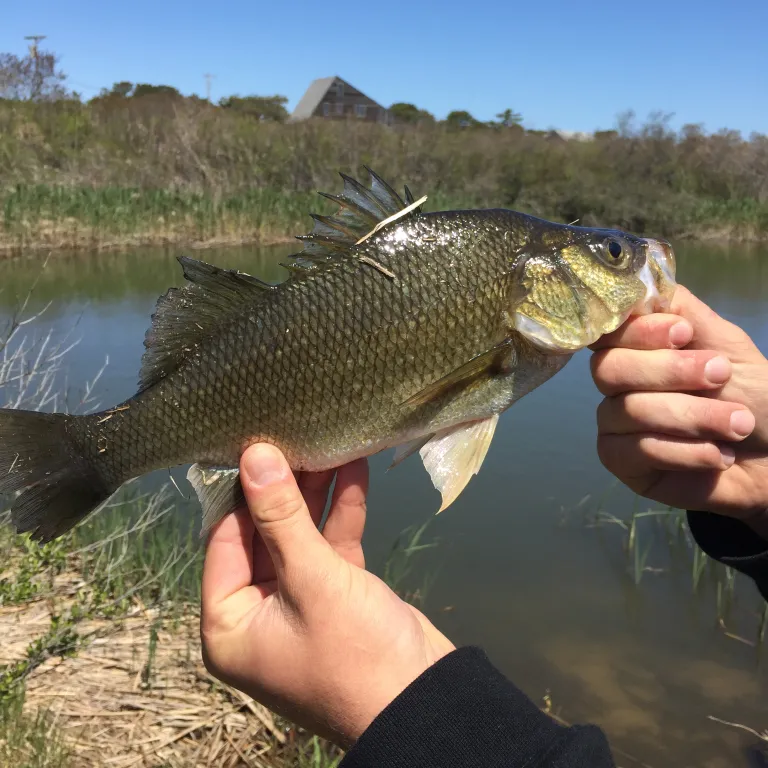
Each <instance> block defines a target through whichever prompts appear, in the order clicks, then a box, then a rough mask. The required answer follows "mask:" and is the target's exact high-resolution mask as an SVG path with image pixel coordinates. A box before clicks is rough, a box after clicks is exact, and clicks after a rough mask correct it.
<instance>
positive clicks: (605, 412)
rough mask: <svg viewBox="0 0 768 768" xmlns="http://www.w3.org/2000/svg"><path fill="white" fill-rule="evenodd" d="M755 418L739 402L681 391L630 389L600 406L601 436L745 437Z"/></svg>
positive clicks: (599, 429) (736, 438) (604, 401)
mask: <svg viewBox="0 0 768 768" xmlns="http://www.w3.org/2000/svg"><path fill="white" fill-rule="evenodd" d="M754 428H755V417H754V416H753V415H752V413H751V412H750V411H749V410H747V409H746V408H744V406H743V405H740V404H738V403H726V402H722V401H720V400H714V399H712V398H708V397H696V396H695V395H685V394H682V393H680V392H629V393H627V394H624V395H619V396H617V397H607V398H605V400H603V402H602V403H600V405H599V406H598V408H597V430H598V432H599V433H600V434H601V435H607V434H613V435H626V434H632V433H638V432H643V433H648V432H650V433H659V434H663V435H669V436H673V437H688V438H700V439H705V440H734V441H738V440H743V439H744V438H745V437H747V436H748V435H750V434H751V433H752V430H754Z"/></svg>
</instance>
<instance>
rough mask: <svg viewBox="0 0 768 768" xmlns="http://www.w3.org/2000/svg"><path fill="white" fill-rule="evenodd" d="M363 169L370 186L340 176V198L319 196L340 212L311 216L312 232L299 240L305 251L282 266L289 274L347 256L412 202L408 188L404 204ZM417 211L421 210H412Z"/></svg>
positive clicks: (343, 175) (324, 194)
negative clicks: (360, 241) (369, 180)
mask: <svg viewBox="0 0 768 768" xmlns="http://www.w3.org/2000/svg"><path fill="white" fill-rule="evenodd" d="M365 170H366V171H368V173H369V175H370V177H371V185H370V187H364V186H363V185H362V184H361V183H360V182H359V181H357V180H356V179H353V178H352V177H350V176H347V175H346V174H343V173H342V174H339V175H340V176H341V178H342V179H343V180H344V189H343V190H342V193H341V194H340V195H331V194H328V193H325V192H321V193H320V194H321V195H322V196H323V197H325V198H327V199H328V200H332V201H333V202H334V203H337V204H338V206H339V209H338V210H337V211H336V213H334V214H333V215H332V216H319V215H317V214H310V215H311V216H312V218H313V219H314V221H315V226H314V228H313V230H312V232H310V233H309V234H308V235H300V236H299V237H298V239H299V240H303V241H304V243H305V245H304V250H303V251H302V252H301V253H299V254H296V255H295V256H293V257H292V258H293V260H294V261H293V262H292V263H290V264H287V265H286V264H284V265H283V266H286V267H287V268H288V269H289V270H291V271H292V272H299V271H304V272H305V271H306V270H312V269H316V268H317V267H318V266H319V265H320V264H322V263H323V262H326V261H329V260H330V259H332V258H333V257H334V256H341V255H344V254H346V253H348V252H349V251H350V250H351V248H352V247H353V246H354V245H355V243H357V241H358V240H360V239H361V238H362V237H364V236H365V235H367V234H368V233H370V232H371V230H372V229H373V228H374V227H375V226H376V225H377V224H379V223H380V222H382V221H385V220H386V219H388V218H389V217H390V216H394V215H395V214H396V213H398V212H399V211H402V210H403V209H404V208H407V207H408V205H410V204H411V203H413V202H414V201H413V196H412V195H411V193H410V190H409V189H408V187H406V188H405V194H406V200H407V202H403V200H402V198H401V197H400V195H398V194H397V192H395V191H394V190H393V189H392V187H390V186H389V184H387V182H386V181H384V180H383V179H382V178H381V177H380V176H378V175H377V174H376V173H374V172H373V171H372V170H371V169H370V168H368V167H367V166H366V167H365ZM419 212H420V209H415V210H414V211H413V213H419Z"/></svg>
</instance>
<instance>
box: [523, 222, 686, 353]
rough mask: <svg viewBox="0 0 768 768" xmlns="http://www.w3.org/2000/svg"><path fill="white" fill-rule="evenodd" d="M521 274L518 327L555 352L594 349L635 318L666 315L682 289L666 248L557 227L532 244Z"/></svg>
mask: <svg viewBox="0 0 768 768" xmlns="http://www.w3.org/2000/svg"><path fill="white" fill-rule="evenodd" d="M517 270H518V273H517V276H516V277H517V280H516V285H517V291H519V293H518V295H517V296H516V297H514V299H513V318H512V325H513V327H514V328H515V330H517V331H518V332H519V333H521V334H522V335H523V336H525V337H526V338H527V339H528V340H529V341H530V342H532V343H533V344H534V345H535V346H536V347H538V348H540V349H543V350H546V351H548V352H551V353H558V352H559V353H572V352H574V351H575V350H578V349H581V348H583V347H586V346H588V345H590V344H593V343H594V342H595V341H597V340H598V339H599V338H600V337H601V336H603V335H604V334H606V333H610V332H611V331H614V330H616V328H618V327H619V326H620V325H622V323H624V322H625V321H626V320H627V318H628V317H630V315H642V314H649V313H651V312H663V311H665V310H666V309H668V308H669V304H670V301H671V299H672V295H673V294H674V291H675V287H676V282H675V255H674V252H673V250H672V246H671V245H670V244H669V243H668V242H666V241H665V240H658V239H651V238H643V237H637V236H635V235H631V234H629V233H626V232H621V231H618V230H606V229H592V228H586V227H572V226H569V227H555V228H554V229H550V230H549V231H545V232H543V233H541V234H539V235H538V236H534V237H533V238H532V239H531V240H530V241H529V242H528V243H527V244H526V248H525V253H524V254H523V255H522V256H521V259H520V261H518V263H517Z"/></svg>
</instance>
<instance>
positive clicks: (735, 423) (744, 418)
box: [731, 411, 755, 437]
mask: <svg viewBox="0 0 768 768" xmlns="http://www.w3.org/2000/svg"><path fill="white" fill-rule="evenodd" d="M754 428H755V417H754V414H753V413H752V412H751V411H734V412H733V413H732V414H731V429H732V430H733V431H734V432H735V433H736V434H737V435H738V436H739V437H746V436H747V435H751V434H752V431H753V430H754Z"/></svg>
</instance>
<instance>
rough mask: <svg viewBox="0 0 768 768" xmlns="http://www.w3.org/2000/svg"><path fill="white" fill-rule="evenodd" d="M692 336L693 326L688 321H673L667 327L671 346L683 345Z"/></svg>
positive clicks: (687, 342) (688, 341) (689, 340)
mask: <svg viewBox="0 0 768 768" xmlns="http://www.w3.org/2000/svg"><path fill="white" fill-rule="evenodd" d="M692 338H693V328H692V327H691V324H690V323H687V322H685V321H682V322H680V323H675V324H674V325H673V326H672V327H671V328H670V329H669V343H670V344H671V345H672V346H673V347H684V346H685V345H686V344H690V342H691V339H692Z"/></svg>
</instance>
